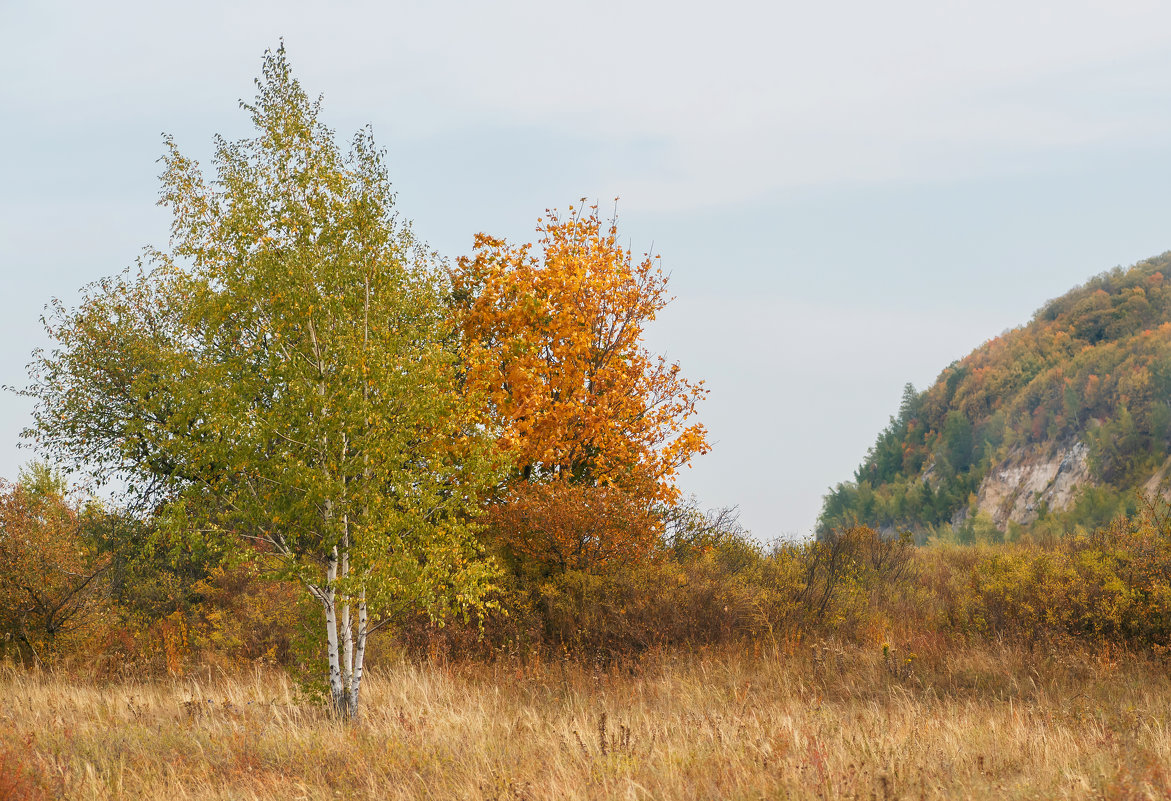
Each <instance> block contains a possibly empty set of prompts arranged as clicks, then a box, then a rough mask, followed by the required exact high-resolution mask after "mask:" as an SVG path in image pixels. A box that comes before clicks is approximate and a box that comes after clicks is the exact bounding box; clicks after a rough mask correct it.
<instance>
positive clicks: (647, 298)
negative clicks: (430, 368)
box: [451, 205, 709, 504]
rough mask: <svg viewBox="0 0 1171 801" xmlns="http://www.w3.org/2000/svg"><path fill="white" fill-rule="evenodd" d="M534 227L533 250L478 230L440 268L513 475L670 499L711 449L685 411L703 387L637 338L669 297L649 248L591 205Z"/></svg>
mask: <svg viewBox="0 0 1171 801" xmlns="http://www.w3.org/2000/svg"><path fill="white" fill-rule="evenodd" d="M537 233H538V234H539V239H538V243H537V248H536V249H534V247H533V246H532V245H529V244H524V245H519V246H517V245H511V244H509V243H508V242H506V241H505V240H503V239H497V238H495V237H492V236H488V235H486V234H480V235H478V236H477V237H476V238H475V251H474V254H473V255H472V256H471V257H470V258H469V257H464V258H461V259H460V260H459V261H458V263H457V265H456V267H455V268H454V269H453V270H452V272H451V277H452V283H453V297H454V299H455V312H456V318H457V321H458V324H459V327H460V330H461V333H462V336H463V339H464V346H465V358H466V367H467V381H468V383H469V385H470V386H471V387H472V388H473V389H475V390H477V391H479V392H481V393H483V395H484V396H485V397H486V398H487V400H488V403H489V417H490V419H491V424H492V425H493V426H495V427H496V429H497V431H498V432H499V437H500V443H501V445H502V446H503V447H504V448H506V449H507V450H508V451H510V453H511V455H512V456H513V457H514V459H515V464H517V465H518V467H519V470H518V477H519V478H522V479H524V480H528V481H537V482H540V481H554V480H562V481H568V482H570V483H574V484H581V485H586V486H604V487H616V488H619V489H622V490H624V491H626V492H629V493H631V494H632V496H633V497H636V498H640V499H642V500H643V501H645V502H646V503H648V504H650V503H654V502H668V503H670V502H673V501H674V500H675V499H676V498H677V495H678V490H677V488H676V487H675V482H674V479H675V475H676V473H677V471H678V470H679V468H680V467H682V466H683V465H685V464H687V463H688V462H689V460H690V459H691V458H692V457H693V456H694V455H696V454H700V453H704V452H706V451H707V450H708V447H709V446H708V444H707V438H706V431H705V429H704V427H703V425H701V424H699V423H690V424H689V423H688V422H687V421H688V418H690V417H691V416H692V415H693V413H694V412H695V407H696V404H697V403H698V401H699V400H700V399H702V398H703V396H704V395H706V393H707V391H706V390H705V389H704V388H703V382H692V381H688V380H687V379H686V378H684V377H683V376H682V375H681V374H680V368H679V365H678V364H675V363H668V362H667V361H666V359H664V358H662V357H658V356H655V355H653V354H651V353H649V352H648V351H647V349H646V348H645V347H644V345H643V341H642V337H643V329H644V326H645V325H646V324H647V323H648V322H650V321H651V320H653V319H654V318H655V315H656V313H657V312H658V311H659V310H660V309H662V308H663V307H664V306H665V305H666V304H667V303H668V301H669V300H670V298H669V297H668V296H667V276H666V275H665V274H664V273H663V271H662V269H661V268H660V267H659V263H658V258H657V257H653V256H651V255H649V254H646V255H644V256H643V257H641V258H640V259H638V260H636V259H634V258H633V256H632V254H631V251H630V250H629V249H626V248H623V247H622V246H621V245H620V244H619V242H618V225H617V218H613V219H611V220H609V221H607V222H603V221H602V220H601V219H600V218H599V216H598V208H597V206H596V205H593V206H588V207H586V206H584V205H582V206H579V207H574V206H570V207H569V213H568V214H567V215H565V216H564V217H563V216H562V215H561V214H560V213H558V212H557V211H555V210H553V211H548V212H547V213H546V216H545V217H544V218H542V219H540V220H539V221H538V226H537Z"/></svg>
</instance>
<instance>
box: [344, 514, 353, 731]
mask: <svg viewBox="0 0 1171 801" xmlns="http://www.w3.org/2000/svg"><path fill="white" fill-rule="evenodd" d="M347 523H348V521H347ZM349 544H350V543H349V536H348V534H347V535H346V537H345V539H344V540H343V548H342V553H341V573H342V578H345V577H346V576H348V575H349V573H350V554H349ZM341 663H342V688H343V689H344V691H345V697H346V702H347V708H348V704H349V699H350V698H351V697H352V696H353V693H354V627H353V623H352V621H351V619H350V598H349V596H348V595H347V596H343V597H342V604H341Z"/></svg>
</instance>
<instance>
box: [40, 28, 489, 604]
mask: <svg viewBox="0 0 1171 801" xmlns="http://www.w3.org/2000/svg"><path fill="white" fill-rule="evenodd" d="M241 105H242V107H243V109H244V110H246V112H247V113H248V114H249V115H250V117H251V120H252V123H253V126H254V133H253V136H252V137H251V138H247V139H242V140H240V141H227V140H224V139H222V138H217V139H216V142H215V151H214V156H213V157H212V160H211V162H212V169H211V171H210V174H206V173H205V172H204V171H203V170H202V169H201V167H200V165H199V164H198V163H196V162H195V161H194V160H192V159H191V158H189V157H187V156H185V155H184V154H183V153H182V152H181V150H180V149H179V147H178V146H177V145H176V144H175V142H174V141H172V140H171V139H170V138H167V139H166V152H165V154H164V156H163V158H162V159H161V162H162V164H163V173H162V176H161V180H162V191H161V200H160V203H161V204H162V205H163V206H165V207H166V208H168V209H169V210H170V211H171V212H172V215H173V222H172V228H171V241H170V245H169V247H168V248H167V249H162V250H148V251H147V253H146V255H145V256H144V257H143V259H142V260H141V261H140V262H139V264H138V266H137V268H136V269H133V270H129V271H127V272H125V273H123V274H121V275H119V276H116V277H113V278H108V279H105V280H102V281H100V282H98V283H96V284H94V285H92V286H90V287H88V288H87V290H86V291H85V293H84V296H83V299H82V301H81V303H80V305H79V306H78V307H76V308H69V307H66V306H65V305H63V304H60V303H56V304H55V305H54V306H53V307H52V308H51V309H50V312H49V314H48V315H47V316H46V327H47V329H48V332H49V334H50V335H51V337H52V339H53V340H54V342H55V346H54V347H53V349H52V350H50V351H47V352H41V353H38V354H36V356H35V359H34V362H33V364H32V366H31V368H30V370H31V373H32V379H33V381H32V384H31V386H30V387H29V388H28V389H27V390H26V393H27V394H28V395H30V396H31V397H33V398H34V399H35V401H36V412H35V424H34V425H33V427H32V428H31V429H30V430H29V432H27V434H28V435H29V436H31V437H34V438H35V439H37V440H38V441H39V443H40V444H41V445H42V446H43V447H44V448H45V449H47V450H48V451H49V452H51V453H54V454H55V455H57V456H58V457H61V458H67V459H69V460H71V461H72V463H73V464H74V465H75V466H77V467H80V468H85V469H87V470H90V471H91V472H93V473H94V474H95V475H96V476H97V477H98V478H99V479H100V480H103V481H111V480H113V481H116V482H122V484H123V485H124V486H125V487H126V488H127V490H128V493H129V495H130V497H132V498H134V499H136V500H137V501H139V502H140V503H141V504H143V505H144V506H145V507H146V508H148V509H150V510H152V511H154V512H157V513H158V515H159V525H160V527H161V528H162V529H163V530H164V531H165V532H166V533H167V534H168V536H169V539H168V541H175V540H174V538H173V537H172V536H170V535H173V534H174V533H175V532H184V533H186V535H188V536H196V537H197V538H198V539H199V540H200V541H201V542H213V543H215V547H216V548H220V549H224V550H226V551H232V552H235V553H243V554H246V555H248V556H250V557H257V558H259V559H261V560H262V561H263V562H264V564H266V565H267V566H268V567H270V568H271V569H272V570H273V571H274V572H276V573H278V574H281V575H283V576H285V577H296V578H298V579H300V580H301V581H302V582H304V584H305V585H306V586H309V587H311V588H312V587H315V588H318V589H324V588H329V589H330V590H332V591H333V592H335V593H336V597H337V598H338V599H347V598H358V597H362V598H363V599H364V601H365V603H366V604H368V605H369V608H370V610H371V613H372V614H376V615H382V616H384V617H393V616H394V615H395V614H398V613H400V612H402V611H404V610H406V611H410V612H412V613H415V612H418V611H419V610H423V611H425V612H426V613H427V614H428V615H430V616H432V617H434V618H436V619H438V618H442V617H443V616H444V615H445V614H447V613H449V612H450V611H452V610H453V609H457V608H466V607H468V606H475V605H476V604H478V603H481V602H482V599H483V598H484V597H485V593H486V592H487V591H488V590H489V589H490V588H491V586H492V581H493V576H494V574H495V573H494V570H495V569H494V568H493V566H492V565H491V563H490V562H489V561H487V560H485V559H483V558H481V554H480V550H479V548H478V546H477V543H476V538H475V536H474V534H475V531H474V526H473V524H472V522H471V520H472V515H473V512H474V510H475V509H476V508H477V507H478V504H479V500H480V497H481V494H482V491H483V490H484V488H485V487H487V486H489V485H492V484H494V483H495V482H496V480H497V475H498V472H499V471H498V467H497V464H496V457H495V455H494V453H493V451H492V449H491V447H490V445H489V443H488V442H487V440H486V439H485V438H483V437H481V436H480V432H479V431H478V429H477V426H476V425H475V422H474V421H475V420H476V416H475V414H474V408H475V399H474V398H470V397H468V396H467V395H466V394H465V393H464V392H462V391H461V388H460V384H459V375H458V370H457V368H458V364H457V354H456V353H455V352H454V349H453V345H452V343H453V342H454V338H453V337H452V335H451V331H450V330H449V327H448V323H447V321H446V317H445V312H444V308H445V307H444V303H443V299H444V295H445V291H446V290H445V287H444V285H443V283H442V281H443V279H442V277H441V271H440V270H439V269H438V266H439V265H438V264H437V261H436V258H435V257H434V256H433V255H432V254H430V253H429V252H428V251H427V250H426V249H425V248H423V247H422V246H421V245H420V244H419V243H418V242H417V241H416V240H415V238H414V237H413V235H412V233H411V230H410V228H409V226H408V225H407V224H405V223H404V222H403V221H401V220H400V219H399V218H398V217H397V215H396V212H395V207H394V195H393V193H392V192H391V188H390V182H389V179H388V177H387V171H386V167H385V164H384V154H383V151H381V150H380V149H379V148H378V147H376V146H375V144H374V141H373V138H372V135H371V132H370V131H369V130H368V129H366V130H361V131H359V132H358V133H357V134H356V135H355V136H354V137H353V139H352V141H351V144H350V146H349V148H348V150H346V151H343V150H342V149H341V148H339V146H338V145H337V143H336V141H335V137H334V133H333V131H332V130H330V129H329V128H328V127H326V126H325V125H324V123H322V122H321V119H320V114H321V101H320V99H317V100H313V99H311V98H310V97H309V96H308V95H307V94H306V93H305V91H304V90H303V89H302V88H301V85H300V84H299V82H298V81H297V80H296V79H295V78H294V77H293V76H292V74H291V71H290V67H289V63H288V61H287V59H286V57H285V53H284V49H283V47H282V48H281V49H280V50H278V51H276V52H270V53H268V54H267V55H266V57H265V60H264V68H263V75H262V78H261V79H259V80H258V81H257V95H256V98H255V99H254V100H253V101H252V102H250V103H241ZM339 557H340V559H341V561H342V563H343V569H342V570H341V571H340V572H339V573H338V575H337V577H336V579H331V578H330V577H329V576H328V575H327V566H328V563H329V561H330V559H331V558H334V559H337V558H339ZM339 602H340V601H339ZM347 614H348V613H347Z"/></svg>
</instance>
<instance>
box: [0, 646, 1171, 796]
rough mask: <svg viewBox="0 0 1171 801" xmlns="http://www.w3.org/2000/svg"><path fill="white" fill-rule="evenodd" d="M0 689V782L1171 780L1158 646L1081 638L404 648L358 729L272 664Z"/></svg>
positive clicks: (37, 679) (380, 790) (1023, 787)
mask: <svg viewBox="0 0 1171 801" xmlns="http://www.w3.org/2000/svg"><path fill="white" fill-rule="evenodd" d="M911 648H914V649H917V651H918V652H917V653H911V650H910V649H911ZM364 689H365V685H364ZM0 698H3V699H6V700H5V701H4V703H3V705H2V707H0V775H3V777H4V780H3V781H0V799H3V798H24V799H31V798H58V797H61V798H76V799H120V798H136V799H137V798H164V799H256V798H273V799H278V798H279V799H336V798H371V799H373V798H378V799H383V798H390V799H399V798H401V799H406V798H459V799H601V798H632V799H640V798H655V799H712V798H727V799H756V798H827V799H829V798H861V799H892V798H908V799H917V798H1008V799H1013V798H1022V799H1023V798H1056V799H1063V798H1105V799H1130V798H1136V799H1138V798H1167V797H1171V768H1169V767H1167V766H1169V765H1171V727H1169V715H1171V679H1169V678H1168V673H1167V665H1166V663H1165V662H1161V661H1159V660H1158V659H1156V658H1154V657H1148V656H1136V655H1133V654H1114V653H1111V652H1108V651H1098V652H1091V651H1084V650H1078V648H1077V647H1076V646H1069V645H1066V646H1063V647H1061V648H1047V647H1043V646H1035V647H1033V648H1032V649H1029V648H1026V647H1024V646H1019V645H1008V644H1004V645H995V644H992V645H985V646H980V647H978V648H977V647H970V648H965V647H958V646H955V645H945V644H942V641H935V640H932V639H931V638H929V637H925V638H923V639H921V640H919V641H917V642H914V643H913V644H912V645H909V646H908V647H906V648H891V647H889V646H862V645H849V644H842V643H839V642H835V641H829V642H821V643H817V644H815V645H812V646H811V645H800V646H792V647H790V648H788V649H786V650H782V651H779V652H775V653H759V654H752V653H745V652H738V651H731V650H725V651H720V652H703V651H700V652H692V653H683V652H675V653H659V654H655V655H652V656H649V657H644V658H643V659H641V660H640V661H638V662H632V663H629V664H626V665H624V666H617V665H610V666H608V667H605V668H601V667H599V668H596V669H592V668H590V667H589V666H583V665H581V664H578V663H573V662H569V661H556V662H537V661H530V662H528V663H520V662H505V661H497V662H495V663H482V662H480V663H465V664H454V663H451V664H443V663H436V662H419V661H409V660H402V661H399V662H397V663H395V664H394V665H393V666H392V667H390V668H388V669H385V670H383V671H380V672H375V673H374V674H373V675H371V677H370V680H369V685H368V694H366V696H365V698H364V704H365V713H364V715H363V717H362V719H361V720H360V722H358V723H356V724H354V725H345V724H341V723H338V722H336V721H334V720H331V719H330V718H328V717H327V716H325V715H324V714H323V713H322V712H321V711H320V707H319V706H318V705H316V704H314V703H311V702H308V701H303V700H300V699H299V697H298V693H297V692H296V689H295V687H294V686H293V685H292V684H290V682H289V681H288V680H286V679H285V678H284V676H283V675H281V674H278V673H271V672H253V673H239V674H234V675H230V674H220V673H215V672H212V673H210V674H208V673H204V674H203V675H202V676H199V675H190V676H188V677H187V678H184V679H172V680H162V681H151V682H143V683H138V682H122V683H113V684H101V683H89V682H85V681H80V680H77V679H75V678H69V677H66V676H63V675H53V674H46V673H36V672H24V671H20V670H17V669H13V668H9V669H8V670H6V671H4V672H3V675H2V676H0Z"/></svg>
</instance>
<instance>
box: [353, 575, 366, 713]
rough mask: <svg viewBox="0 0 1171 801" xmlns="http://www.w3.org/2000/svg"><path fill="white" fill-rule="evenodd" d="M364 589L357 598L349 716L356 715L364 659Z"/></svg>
mask: <svg viewBox="0 0 1171 801" xmlns="http://www.w3.org/2000/svg"><path fill="white" fill-rule="evenodd" d="M367 622H368V617H367V615H366V591H365V590H362V594H361V596H360V597H359V598H358V647H357V650H356V651H355V653H354V682H353V686H352V687H351V688H350V716H351V717H357V716H358V701H359V699H360V698H361V692H362V663H363V662H364V661H365V659H366V626H367Z"/></svg>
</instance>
